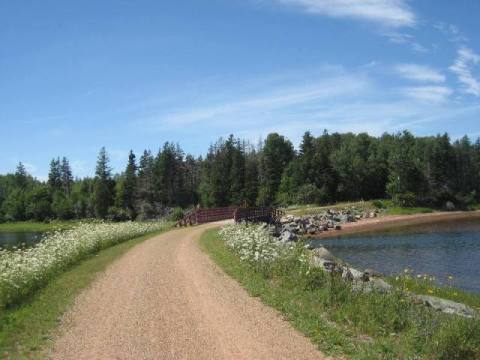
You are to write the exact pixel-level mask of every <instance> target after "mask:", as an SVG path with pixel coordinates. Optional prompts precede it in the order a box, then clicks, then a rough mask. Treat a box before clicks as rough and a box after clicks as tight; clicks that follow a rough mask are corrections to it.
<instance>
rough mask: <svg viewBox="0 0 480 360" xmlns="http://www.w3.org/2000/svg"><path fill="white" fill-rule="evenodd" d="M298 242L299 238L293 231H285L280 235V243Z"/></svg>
mask: <svg viewBox="0 0 480 360" xmlns="http://www.w3.org/2000/svg"><path fill="white" fill-rule="evenodd" d="M296 240H297V236H296V235H295V234H294V233H293V232H291V231H288V230H284V231H283V232H282V233H281V234H280V241H282V242H293V241H296Z"/></svg>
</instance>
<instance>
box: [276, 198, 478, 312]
mask: <svg viewBox="0 0 480 360" xmlns="http://www.w3.org/2000/svg"><path fill="white" fill-rule="evenodd" d="M378 214H379V212H378V210H371V211H362V210H358V209H356V208H348V209H342V210H332V209H330V210H327V211H324V212H322V213H320V214H316V215H306V216H293V215H286V216H284V217H283V218H282V219H281V220H280V222H279V223H278V224H276V225H275V227H274V229H272V230H273V233H274V235H275V236H276V237H278V239H279V241H281V242H283V243H288V242H295V241H297V240H298V239H299V238H300V237H301V236H304V235H315V234H319V233H322V232H324V231H335V230H341V229H342V225H343V224H345V223H350V222H356V221H360V220H362V219H369V218H374V217H377V216H378ZM310 250H311V251H312V257H311V259H310V262H311V265H312V266H314V267H319V268H322V269H323V270H325V271H326V272H328V273H330V274H332V276H338V277H341V278H342V279H344V280H345V281H349V282H351V283H352V289H353V290H354V291H361V292H371V291H378V292H382V293H386V292H390V291H393V290H394V289H393V287H392V285H390V284H389V283H387V282H386V281H385V280H383V279H382V275H381V274H379V273H377V272H375V271H374V270H371V269H366V270H364V271H361V270H358V269H355V268H353V267H351V266H350V265H349V264H346V263H345V262H344V261H342V260H340V259H338V258H336V257H335V256H333V255H332V254H331V253H330V252H329V251H328V250H327V249H326V248H324V247H318V248H314V249H310ZM408 296H409V297H410V298H411V299H412V301H413V302H414V303H417V304H421V305H424V306H427V307H431V308H433V309H435V310H437V311H441V312H444V313H447V314H455V315H459V316H464V317H474V316H476V312H475V310H473V309H472V308H470V307H469V306H467V305H465V304H462V303H457V302H454V301H451V300H446V299H441V298H438V297H435V296H428V295H417V294H413V293H408Z"/></svg>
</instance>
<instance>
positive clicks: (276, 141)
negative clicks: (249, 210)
mask: <svg viewBox="0 0 480 360" xmlns="http://www.w3.org/2000/svg"><path fill="white" fill-rule="evenodd" d="M294 155H295V153H294V150H293V145H292V143H291V142H290V141H289V140H286V139H285V138H284V137H283V136H280V135H278V134H277V133H272V134H269V135H268V136H267V139H266V140H265V145H264V146H263V149H262V154H261V162H260V169H261V172H260V191H259V197H258V199H257V202H258V204H259V205H270V204H272V203H273V202H274V200H275V198H276V196H277V191H278V188H279V186H280V182H281V178H282V174H283V171H284V169H285V168H286V167H287V165H288V164H289V163H290V161H291V160H292V159H293V158H294Z"/></svg>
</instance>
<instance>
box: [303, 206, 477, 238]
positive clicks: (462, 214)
mask: <svg viewBox="0 0 480 360" xmlns="http://www.w3.org/2000/svg"><path fill="white" fill-rule="evenodd" d="M465 219H479V220H480V210H477V211H451V212H433V213H428V214H415V215H386V216H380V217H377V218H371V219H365V220H360V221H357V222H352V223H347V224H343V225H342V230H330V231H328V232H322V233H318V234H314V235H309V236H308V237H309V238H316V239H322V238H329V237H336V236H343V235H350V234H357V233H363V232H376V231H381V230H388V229H390V228H392V227H397V226H410V225H421V224H430V223H435V222H441V221H452V220H465Z"/></svg>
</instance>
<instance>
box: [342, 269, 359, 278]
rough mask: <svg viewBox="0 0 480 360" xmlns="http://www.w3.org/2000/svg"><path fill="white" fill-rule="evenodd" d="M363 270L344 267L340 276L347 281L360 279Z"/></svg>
mask: <svg viewBox="0 0 480 360" xmlns="http://www.w3.org/2000/svg"><path fill="white" fill-rule="evenodd" d="M362 276H363V272H361V271H359V270H357V269H354V268H348V267H344V268H343V272H342V278H343V279H345V280H348V281H362Z"/></svg>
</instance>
